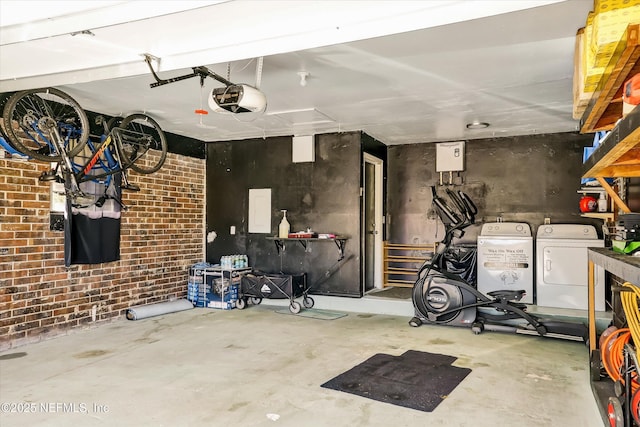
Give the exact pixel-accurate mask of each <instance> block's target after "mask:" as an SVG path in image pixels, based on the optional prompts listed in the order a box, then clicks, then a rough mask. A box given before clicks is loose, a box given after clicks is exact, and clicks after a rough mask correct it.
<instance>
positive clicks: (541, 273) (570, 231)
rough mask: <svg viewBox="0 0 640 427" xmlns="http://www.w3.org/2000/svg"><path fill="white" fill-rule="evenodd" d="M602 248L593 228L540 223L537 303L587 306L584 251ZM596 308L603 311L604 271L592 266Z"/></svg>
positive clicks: (587, 274)
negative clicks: (591, 248) (593, 269)
mask: <svg viewBox="0 0 640 427" xmlns="http://www.w3.org/2000/svg"><path fill="white" fill-rule="evenodd" d="M590 247H599V248H601V247H604V240H602V239H598V232H597V231H596V228H595V227H594V226H592V225H581V224H543V225H541V226H540V227H538V233H537V235H536V291H537V300H536V304H537V305H538V306H542V307H558V308H575V309H580V310H587V309H588V308H589V307H588V306H589V295H588V293H589V289H588V286H589V271H588V266H589V259H588V251H587V248H590ZM594 279H595V280H594V284H595V309H596V310H597V311H604V310H605V300H604V270H603V269H602V267H599V266H595V277H594Z"/></svg>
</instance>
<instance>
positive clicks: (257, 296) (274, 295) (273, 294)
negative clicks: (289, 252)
mask: <svg viewBox="0 0 640 427" xmlns="http://www.w3.org/2000/svg"><path fill="white" fill-rule="evenodd" d="M309 290H310V289H309V286H308V285H307V273H302V274H275V273H262V272H259V271H253V272H251V273H246V274H243V275H242V278H241V280H240V290H239V295H238V301H236V307H237V308H239V309H243V308H245V307H246V306H247V303H248V302H251V303H252V304H254V305H258V304H260V303H261V302H262V299H263V298H269V299H288V300H289V311H291V313H293V314H298V313H300V310H301V309H302V306H301V305H300V303H299V302H298V301H296V299H297V298H300V297H302V305H304V307H305V308H311V307H313V304H314V301H313V298H311V297H310V296H309Z"/></svg>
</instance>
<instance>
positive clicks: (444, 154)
mask: <svg viewBox="0 0 640 427" xmlns="http://www.w3.org/2000/svg"><path fill="white" fill-rule="evenodd" d="M463 170H464V141H456V142H440V143H438V144H436V172H458V171H463Z"/></svg>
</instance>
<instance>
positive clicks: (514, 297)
mask: <svg viewBox="0 0 640 427" xmlns="http://www.w3.org/2000/svg"><path fill="white" fill-rule="evenodd" d="M525 293H526V292H525V291H524V290H523V289H518V290H515V291H511V290H507V289H504V290H499V291H491V292H487V295H489V296H490V297H493V298H495V299H499V300H501V301H520V300H521V299H522V297H523V296H524V294H525Z"/></svg>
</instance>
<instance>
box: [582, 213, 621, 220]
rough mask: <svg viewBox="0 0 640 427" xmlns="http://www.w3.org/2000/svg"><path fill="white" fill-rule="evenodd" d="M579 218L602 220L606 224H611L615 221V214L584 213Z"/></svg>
mask: <svg viewBox="0 0 640 427" xmlns="http://www.w3.org/2000/svg"><path fill="white" fill-rule="evenodd" d="M580 216H581V217H583V218H597V219H603V220H605V221H606V222H613V221H615V217H616V214H615V213H613V212H585V213H582V214H580Z"/></svg>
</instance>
